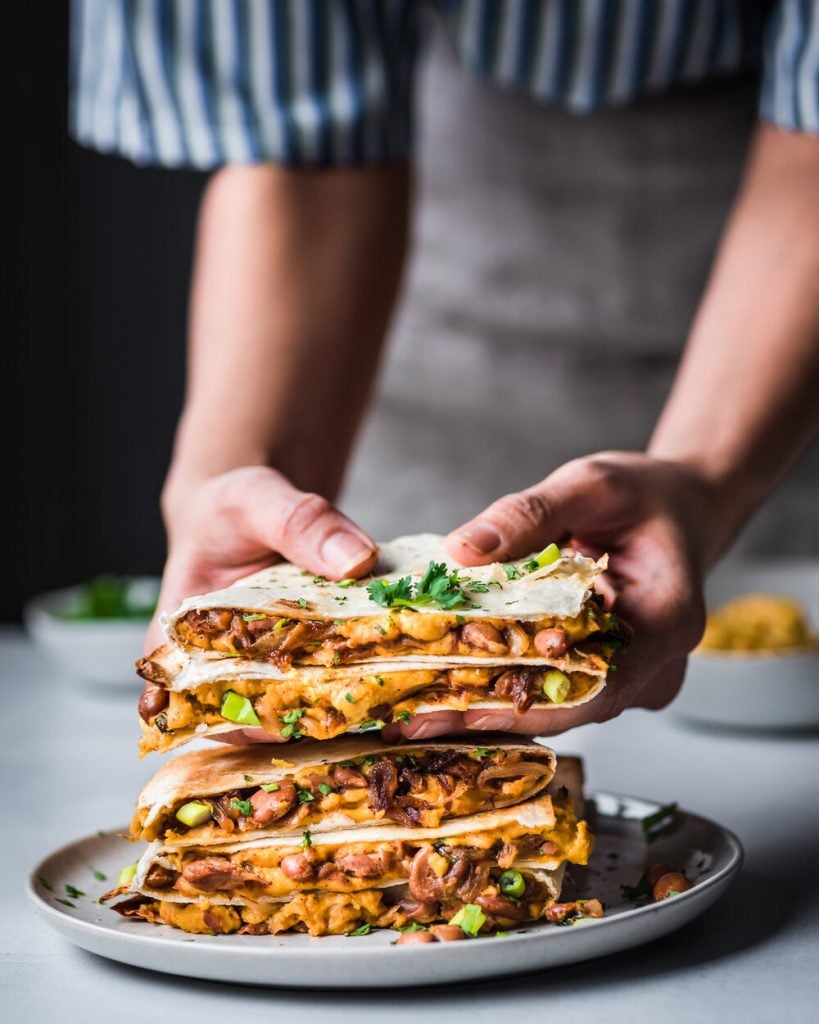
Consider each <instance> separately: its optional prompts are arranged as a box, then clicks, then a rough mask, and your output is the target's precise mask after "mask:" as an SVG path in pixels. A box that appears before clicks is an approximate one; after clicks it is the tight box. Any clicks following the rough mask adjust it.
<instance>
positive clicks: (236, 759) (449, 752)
mask: <svg viewBox="0 0 819 1024" xmlns="http://www.w3.org/2000/svg"><path fill="white" fill-rule="evenodd" d="M481 742H482V745H481V746H472V745H468V744H452V743H433V742H428V743H420V742H419V743H414V744H412V745H411V746H408V745H407V744H400V745H393V746H386V745H384V744H382V743H378V742H377V741H376V742H373V740H372V739H368V738H366V737H363V736H362V737H357V738H351V737H348V738H345V739H343V740H331V741H329V742H328V743H322V744H315V743H302V744H299V745H297V746H296V747H294V748H293V749H292V751H290V750H288V751H287V753H288V759H287V760H283V759H281V758H277V757H273V758H271V748H270V747H269V746H267V745H251V746H249V747H233V748H223V749H210V750H196V751H192V752H191V753H189V754H183V755H182V756H181V757H177V758H174V759H173V760H172V761H168V762H167V763H166V764H165V765H163V766H162V768H160V770H159V771H158V772H157V773H156V775H155V776H154V777H153V778H152V779H151V780H150V781H149V782H148V783H147V785H146V786H145V787H144V788H143V790H142V792H141V793H140V795H139V799H138V800H137V810H136V814H135V815H134V819H133V822H132V825H131V838H132V839H134V840H137V839H145V840H148V841H153V840H157V839H160V840H161V841H162V842H163V843H164V844H165V845H167V846H169V847H175V848H182V847H186V846H198V845H203V844H211V843H220V842H221V843H225V842H230V841H232V840H235V841H244V840H247V839H258V838H261V837H275V836H280V835H287V834H293V833H298V835H299V836H301V834H302V832H303V831H304V829H310V831H311V833H312V835H313V837H314V841H315V842H317V841H318V839H317V836H318V835H319V834H320V833H322V832H329V831H338V830H339V829H344V828H362V827H367V826H375V825H380V824H382V823H386V822H388V821H393V822H396V823H398V824H401V825H404V826H407V827H409V828H417V827H420V828H435V827H436V826H437V825H439V824H440V822H441V821H443V820H444V819H447V818H455V817H464V816H468V815H472V814H476V813H478V812H481V811H488V810H496V809H499V808H501V807H508V806H511V805H513V804H518V803H521V802H522V801H525V800H528V799H530V798H532V797H534V796H537V795H538V794H539V793H540V792H542V791H543V790H544V789H545V788H546V786H547V785H548V784H549V782H550V780H551V779H552V777H553V775H554V772H555V761H556V758H555V754H554V752H553V751H552V750H550V749H549V748H548V747H544V746H541V745H540V744H538V743H533V742H526V741H524V742H517V743H514V742H509V741H508V740H506V739H504V738H502V737H499V736H496V735H492V734H486V735H485V736H482V737H481Z"/></svg>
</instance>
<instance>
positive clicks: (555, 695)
mask: <svg viewBox="0 0 819 1024" xmlns="http://www.w3.org/2000/svg"><path fill="white" fill-rule="evenodd" d="M571 688H572V681H571V679H569V677H568V676H567V675H566V673H565V672H561V671H560V669H558V668H550V669H549V671H548V672H544V673H543V692H544V694H545V695H546V696H547V697H548V698H549V700H550V701H551V702H552V704H562V703H563V701H564V700H565V699H566V698H567V697H568V696H569V690H571Z"/></svg>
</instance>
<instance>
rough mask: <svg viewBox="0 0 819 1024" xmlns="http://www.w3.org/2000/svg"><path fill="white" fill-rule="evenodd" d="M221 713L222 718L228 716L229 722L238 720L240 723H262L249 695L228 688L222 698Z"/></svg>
mask: <svg viewBox="0 0 819 1024" xmlns="http://www.w3.org/2000/svg"><path fill="white" fill-rule="evenodd" d="M220 714H221V715H222V718H227V720H228V721H229V722H236V723H237V724H238V725H261V724H262V723H261V722H260V721H259V717H258V715H257V714H256V712H255V711H254V710H253V705H252V704H251V703H250V701H249V700H248V699H247V697H243V696H242V695H241V694H240V693H236V691H235V690H228V691H227V693H226V694H225V695H224V697H223V698H222V708H221V711H220Z"/></svg>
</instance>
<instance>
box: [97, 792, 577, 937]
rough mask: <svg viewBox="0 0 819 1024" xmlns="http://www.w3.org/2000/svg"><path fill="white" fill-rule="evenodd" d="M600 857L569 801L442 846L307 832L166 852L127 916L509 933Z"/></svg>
mask: <svg viewBox="0 0 819 1024" xmlns="http://www.w3.org/2000/svg"><path fill="white" fill-rule="evenodd" d="M590 848H591V838H590V835H589V833H588V829H587V826H586V823H585V822H583V821H577V819H576V818H575V816H574V813H573V811H572V809H571V806H570V805H569V804H568V803H559V802H558V803H556V804H555V817H554V820H553V821H552V822H550V823H548V824H544V825H543V826H542V827H541V828H533V827H532V826H524V825H521V824H518V823H514V822H512V823H507V824H505V825H503V826H501V827H496V828H490V829H486V830H484V831H477V832H472V833H467V834H464V835H459V836H454V837H445V838H441V839H439V840H435V841H430V840H428V839H424V840H420V841H413V840H412V839H411V838H407V839H400V840H394V841H384V840H381V841H369V842H368V841H362V840H360V839H359V840H357V841H352V842H347V843H339V842H334V843H332V844H327V843H325V844H322V842H321V836H320V835H313V836H311V834H310V832H309V831H305V832H304V833H303V835H302V837H301V839H298V840H297V839H295V838H294V839H293V840H292V841H291V842H290V843H288V844H284V843H283V842H281V841H280V842H279V843H277V844H275V845H274V844H271V845H269V846H264V845H253V846H244V847H241V848H239V849H235V848H229V849H224V850H220V848H219V847H204V848H195V847H194V848H183V849H178V848H171V849H168V848H165V849H163V851H162V852H161V855H157V856H156V858H155V859H154V862H153V863H152V864H151V866H150V867H149V869H148V871H147V874H146V877H145V879H144V883H143V885H142V888H143V889H145V890H147V892H144V893H141V894H140V895H138V896H136V897H132V898H131V899H129V900H127V901H126V902H125V903H122V904H119V905H118V907H117V908H116V909H118V910H119V911H120V912H121V913H125V914H128V915H136V916H141V917H146V918H148V919H149V920H163V921H166V922H167V923H174V924H176V925H177V926H178V927H181V928H183V929H185V930H189V931H223V932H224V931H237V930H245V926H251V927H252V930H254V932H256V933H259V932H262V933H264V932H271V931H282V930H285V929H287V928H296V929H299V928H300V929H303V930H306V931H308V932H310V933H311V934H339V933H348V932H349V931H350V930H351V927H358V926H361V925H371V926H376V927H401V926H403V925H405V924H407V923H409V922H411V921H417V922H420V923H422V924H424V923H427V924H429V923H432V922H438V921H450V920H452V919H453V918H455V917H456V916H457V915H458V914H459V912H461V911H463V909H464V908H465V907H466V906H472V907H477V908H479V910H480V912H481V915H482V916H483V918H484V921H485V922H486V924H487V925H488V926H489V927H497V926H501V925H509V924H513V923H515V922H522V921H531V920H536V919H538V918H540V917H542V916H544V915H545V914H546V912H547V909H548V908H549V906H550V905H551V904H552V903H553V901H554V895H555V891H554V888H553V887H552V888H550V887H549V885H548V884H547V881H546V877H547V872H549V871H552V870H554V869H555V868H557V867H559V866H560V865H561V864H562V863H563V862H564V861H566V860H568V861H571V862H573V863H578V864H584V863H586V862H587V861H588V856H589V852H590ZM125 889H127V886H126V887H125ZM120 894H122V890H115V891H114V893H112V894H111V895H120ZM331 894H335V896H333V895H331ZM322 896H323V897H324V898H323V899H322V898H320V897H322ZM168 897H173V898H174V899H169V898H168ZM217 897H218V898H217ZM288 897H293V898H292V899H290V900H289V902H287V903H285V904H284V905H281V904H279V903H276V902H273V903H272V904H271V901H276V900H282V899H287V898H288ZM180 898H181V902H177V901H179V900H180ZM209 898H210V900H211V901H212V903H208V899H209ZM193 901H198V902H196V903H193ZM294 903H295V904H296V906H297V908H298V916H297V917H296V918H295V919H294V918H293V916H292V914H293V911H294V910H295V909H296V908H294ZM219 904H222V905H221V906H219ZM224 904H234V905H230V906H225V905H224ZM235 904H238V906H237V905H235ZM245 904H248V906H245ZM206 912H208V913H209V918H205V916H204V915H205V913H206ZM169 917H170V918H172V921H169V920H168V918H169ZM283 922H287V923H286V924H285V923H283Z"/></svg>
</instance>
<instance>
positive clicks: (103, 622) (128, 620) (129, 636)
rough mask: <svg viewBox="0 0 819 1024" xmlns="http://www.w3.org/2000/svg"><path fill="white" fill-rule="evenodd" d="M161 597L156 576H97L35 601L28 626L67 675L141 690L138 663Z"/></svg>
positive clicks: (26, 618)
mask: <svg viewBox="0 0 819 1024" xmlns="http://www.w3.org/2000/svg"><path fill="white" fill-rule="evenodd" d="M158 594H159V580H158V579H157V578H156V577H153V576H97V577H96V578H95V579H93V580H89V581H88V582H87V583H82V584H79V585H78V586H75V587H66V588H64V589H63V590H52V591H50V592H49V593H47V594H41V595H40V596H39V597H35V598H33V599H32V600H31V601H30V602H29V603H28V604H27V605H26V607H25V609H24V610H23V620H24V622H25V625H26V630H27V631H28V634H29V636H30V637H31V639H32V640H33V641H34V643H35V644H36V645H37V647H39V648H40V650H41V651H43V653H44V654H45V655H46V657H47V658H48V659H49V660H50V661H51V662H52V664H53V665H54V666H55V667H56V668H58V669H59V670H60V671H61V672H63V673H65V674H66V675H69V676H72V677H74V678H75V679H82V680H87V681H90V682H95V683H114V684H124V683H127V684H131V685H136V684H137V683H138V678H137V675H136V672H135V669H134V662H135V661H136V660H137V658H139V657H140V655H141V653H142V644H143V641H144V639H145V631H146V629H147V628H148V623H149V621H150V619H151V616H152V615H153V612H154V608H155V607H156V600H157V596H158Z"/></svg>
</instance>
